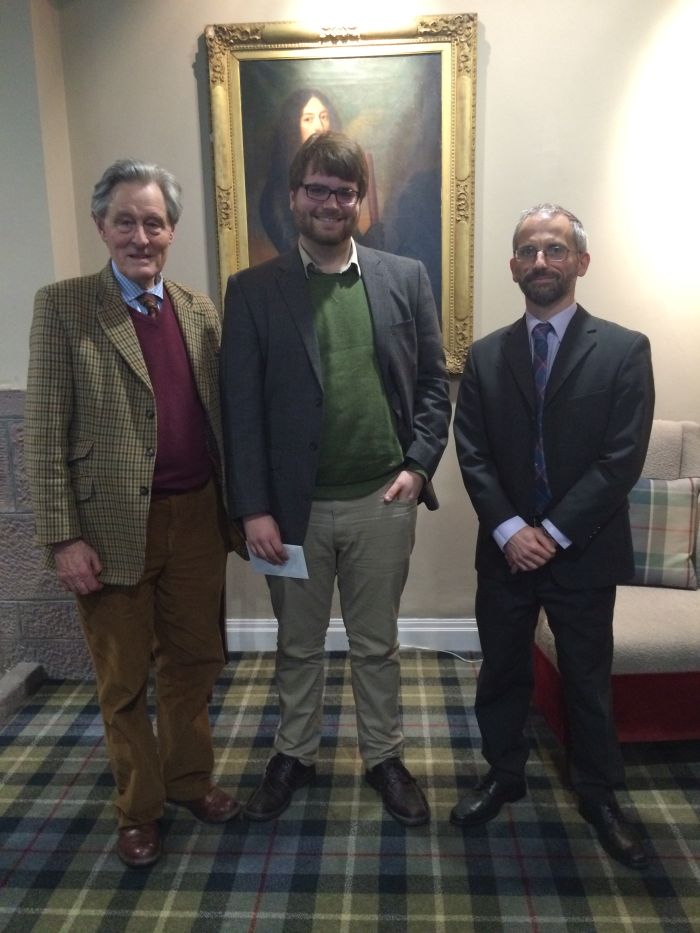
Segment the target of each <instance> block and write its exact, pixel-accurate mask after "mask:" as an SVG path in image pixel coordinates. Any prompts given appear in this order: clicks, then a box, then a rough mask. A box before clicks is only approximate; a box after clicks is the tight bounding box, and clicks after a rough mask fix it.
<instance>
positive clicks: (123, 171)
mask: <svg viewBox="0 0 700 933" xmlns="http://www.w3.org/2000/svg"><path fill="white" fill-rule="evenodd" d="M122 182H127V183H128V182H138V183H139V184H142V185H150V184H153V183H154V182H155V184H157V185H158V187H159V188H160V190H161V191H162V192H163V200H164V201H165V210H166V212H167V215H168V220H169V222H170V224H171V226H173V227H174V226H175V225H176V224H177V222H178V220H179V219H180V214H182V188H181V187H180V183H179V182H178V181H177V179H176V178H175V176H174V175H172V174H171V173H170V172H168V171H167V170H166V169H164V168H161V166H160V165H155V164H154V163H153V162H141V161H140V160H139V159H117V161H116V162H113V163H112V164H111V165H110V166H109V168H106V169H105V171H104V174H103V175H102V178H100V180H99V181H98V182H97V184H96V185H95V189H94V191H93V192H92V199H91V201H90V210H91V211H92V216H93V217H95V218H96V219H97V220H104V218H105V216H106V214H107V211H108V210H109V205H110V202H111V200H112V193H113V192H114V189H115V188H116V186H117V185H119V184H121V183H122Z"/></svg>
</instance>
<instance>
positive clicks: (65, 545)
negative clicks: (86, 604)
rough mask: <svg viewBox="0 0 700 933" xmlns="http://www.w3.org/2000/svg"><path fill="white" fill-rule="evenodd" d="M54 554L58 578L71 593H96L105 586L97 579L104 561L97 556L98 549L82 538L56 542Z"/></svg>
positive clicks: (82, 594)
mask: <svg viewBox="0 0 700 933" xmlns="http://www.w3.org/2000/svg"><path fill="white" fill-rule="evenodd" d="M53 556H54V561H55V562H56V574H57V576H58V580H59V582H60V584H61V586H63V587H64V588H65V589H67V590H70V592H71V593H76V594H78V595H79V596H87V595H88V593H96V592H97V591H98V590H101V589H102V587H103V586H104V584H103V583H101V582H100V580H98V579H97V578H98V576H99V575H100V574H101V573H102V562H101V561H100V558H99V557H98V556H97V551H95V550H94V549H93V548H91V547H90V545H89V544H88V543H87V542H86V541H83V539H82V538H73V539H72V540H71V541H60V542H59V543H58V544H54V545H53Z"/></svg>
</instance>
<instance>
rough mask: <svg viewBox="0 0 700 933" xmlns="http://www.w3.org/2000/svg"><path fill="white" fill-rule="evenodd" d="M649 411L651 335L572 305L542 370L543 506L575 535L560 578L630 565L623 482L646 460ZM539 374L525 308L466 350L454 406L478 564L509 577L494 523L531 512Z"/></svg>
mask: <svg viewBox="0 0 700 933" xmlns="http://www.w3.org/2000/svg"><path fill="white" fill-rule="evenodd" d="M653 412H654V382H653V376H652V368H651V355H650V349H649V341H648V340H647V338H646V337H645V336H644V334H640V333H637V332H636V331H632V330H627V329H626V328H624V327H620V326H619V325H617V324H613V323H611V322H610V321H604V320H602V319H601V318H596V317H593V316H592V315H590V314H589V313H588V312H587V311H585V310H584V309H583V308H582V307H581V306H580V305H579V306H578V307H577V311H576V314H575V315H574V317H573V318H572V320H571V323H570V324H569V326H568V328H567V330H566V334H565V335H564V340H563V341H562V344H561V346H560V348H559V352H558V353H557V356H556V359H555V361H554V365H553V367H552V372H551V374H550V377H549V380H548V381H547V390H546V395H545V407H544V427H543V435H544V442H545V459H546V462H547V475H548V478H549V483H550V487H551V490H552V497H553V498H552V504H551V506H550V508H549V510H548V512H547V516H546V517H548V518H549V519H550V520H551V521H552V522H553V523H554V525H555V526H556V527H557V528H559V529H560V530H561V531H562V532H563V533H564V534H565V535H566V536H567V537H568V538H569V539H570V540H571V541H572V542H573V545H572V546H571V547H570V548H568V549H566V550H564V551H561V552H559V553H558V555H557V557H556V558H555V560H554V562H553V563H552V565H551V566H552V574H553V576H554V578H555V580H556V581H557V582H558V583H559V584H560V585H562V586H566V587H570V588H582V589H583V588H589V587H601V586H611V585H614V584H616V583H621V582H623V581H624V580H626V579H628V578H629V577H631V576H632V574H633V570H634V568H633V562H632V540H631V535H630V527H629V516H628V505H627V493H628V492H629V490H630V489H631V487H632V486H633V485H634V483H635V482H636V481H637V479H638V478H639V475H640V473H641V470H642V466H643V464H644V457H645V455H646V450H647V445H648V442H649V434H650V431H651V422H652V418H653ZM534 431H535V386H534V379H533V375H532V360H531V354H530V344H529V340H528V335H527V327H526V324H525V319H524V317H523V318H520V319H519V320H518V321H516V322H515V323H514V324H512V325H511V326H509V327H504V328H502V329H501V330H498V331H496V332H494V333H492V334H489V335H488V336H487V337H484V338H482V339H481V340H477V341H476V342H475V343H474V344H473V345H472V347H471V348H470V350H469V353H468V356H467V361H466V365H465V369H464V375H463V377H462V382H461V385H460V390H459V396H458V400H457V406H456V409H455V424H454V433H455V440H456V443H457V454H458V457H459V463H460V467H461V470H462V477H463V479H464V484H465V486H466V488H467V492H468V493H469V496H470V498H471V500H472V504H473V505H474V508H475V510H476V513H477V515H478V517H479V536H478V540H477V551H476V567H477V570H478V571H479V572H480V573H484V574H486V575H488V576H497V577H502V578H503V579H508V578H509V576H510V572H509V569H508V566H507V564H506V561H505V558H504V557H503V554H502V553H501V550H500V549H499V547H498V546H497V545H496V543H495V541H494V540H493V537H492V532H493V530H494V529H495V528H497V527H498V525H500V524H501V523H502V522H504V521H506V519H508V518H511V517H512V516H514V515H520V516H521V517H522V518H523V519H525V520H526V521H528V523H530V520H531V519H532V517H533V512H534V490H535V484H534V466H533V449H534Z"/></svg>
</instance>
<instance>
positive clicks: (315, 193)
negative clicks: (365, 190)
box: [301, 184, 360, 207]
mask: <svg viewBox="0 0 700 933" xmlns="http://www.w3.org/2000/svg"><path fill="white" fill-rule="evenodd" d="M301 187H302V188H303V189H304V191H305V192H306V197H307V198H310V199H311V200H312V201H318V202H319V203H321V204H323V203H324V202H325V201H327V200H328V198H330V196H331V195H332V194H334V195H335V200H336V203H337V204H339V205H340V206H341V207H353V206H354V205H355V204H357V199H358V198H359V197H360V192H359V191H357V190H356V189H355V188H329V187H328V186H327V185H315V184H311V185H301Z"/></svg>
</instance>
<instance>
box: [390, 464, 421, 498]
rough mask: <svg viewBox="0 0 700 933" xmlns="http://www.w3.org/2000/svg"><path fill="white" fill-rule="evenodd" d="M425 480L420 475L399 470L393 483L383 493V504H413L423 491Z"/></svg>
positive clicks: (410, 471)
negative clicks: (394, 502) (395, 502)
mask: <svg viewBox="0 0 700 933" xmlns="http://www.w3.org/2000/svg"><path fill="white" fill-rule="evenodd" d="M424 485H425V480H424V479H423V477H422V476H421V475H420V473H414V472H413V471H412V470H401V472H400V473H399V475H398V476H397V477H396V479H395V480H394V482H393V483H392V484H391V486H389V488H388V489H387V491H386V492H385V493H384V501H385V502H393V501H394V499H398V501H399V502H415V501H416V500H417V499H418V496H419V495H420V494H421V492H422V490H423V486H424Z"/></svg>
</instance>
